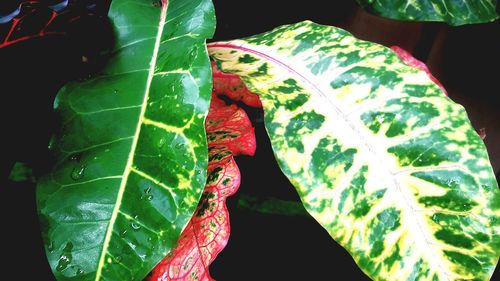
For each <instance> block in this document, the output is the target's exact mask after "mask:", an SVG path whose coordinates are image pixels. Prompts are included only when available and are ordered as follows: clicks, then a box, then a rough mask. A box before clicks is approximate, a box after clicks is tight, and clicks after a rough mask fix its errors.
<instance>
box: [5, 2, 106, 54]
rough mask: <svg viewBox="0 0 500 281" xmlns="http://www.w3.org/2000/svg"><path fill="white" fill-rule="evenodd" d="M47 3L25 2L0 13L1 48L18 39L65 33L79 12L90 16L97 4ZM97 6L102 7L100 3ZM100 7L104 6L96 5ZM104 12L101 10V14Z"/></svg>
mask: <svg viewBox="0 0 500 281" xmlns="http://www.w3.org/2000/svg"><path fill="white" fill-rule="evenodd" d="M62 4H64V2H61V4H59V5H54V6H48V5H47V3H45V2H44V1H25V2H22V3H21V4H20V5H19V7H18V9H14V10H13V11H12V12H11V13H10V14H8V15H4V16H2V15H0V22H2V23H1V24H0V49H1V48H3V47H7V46H10V45H13V44H15V43H18V42H22V41H26V40H29V39H33V38H39V37H44V36H54V35H55V36H61V35H64V34H66V32H67V31H68V29H69V28H70V27H71V23H73V22H75V21H76V20H77V19H79V18H80V17H81V16H82V15H93V14H94V12H93V10H96V6H97V4H94V5H83V4H82V3H78V1H70V2H69V4H66V5H62ZM99 6H104V5H102V3H100V4H99ZM99 8H101V10H103V11H104V10H105V8H102V7H99ZM103 11H100V12H101V13H103Z"/></svg>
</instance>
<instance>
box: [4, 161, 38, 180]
mask: <svg viewBox="0 0 500 281" xmlns="http://www.w3.org/2000/svg"><path fill="white" fill-rule="evenodd" d="M9 180H10V181H13V182H30V183H34V182H35V181H36V180H35V176H34V175H33V169H32V168H31V167H30V166H28V165H27V164H25V163H21V162H16V163H15V164H14V166H13V167H12V170H11V171H10V174H9Z"/></svg>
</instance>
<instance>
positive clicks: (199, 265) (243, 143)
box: [148, 96, 256, 281]
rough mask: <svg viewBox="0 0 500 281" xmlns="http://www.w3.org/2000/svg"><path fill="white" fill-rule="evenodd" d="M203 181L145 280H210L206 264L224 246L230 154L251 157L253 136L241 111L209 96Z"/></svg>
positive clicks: (234, 177) (236, 176) (231, 184)
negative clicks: (191, 211) (173, 239)
mask: <svg viewBox="0 0 500 281" xmlns="http://www.w3.org/2000/svg"><path fill="white" fill-rule="evenodd" d="M206 130H207V138H208V149H209V162H208V180H207V184H206V186H205V191H204V192H203V195H202V197H201V201H200V202H199V204H198V208H197V209H196V212H195V215H194V216H193V217H192V218H191V221H190V222H189V223H188V225H187V226H186V228H185V229H184V231H183V232H182V234H181V237H180V238H179V241H178V242H177V246H176V248H175V249H174V250H173V251H172V252H171V253H169V255H168V256H167V257H166V258H165V259H164V260H163V261H161V262H160V263H159V264H158V265H157V266H156V267H155V268H154V269H153V272H152V275H151V277H149V278H148V280H150V281H166V280H200V281H206V280H213V279H212V278H211V277H210V273H209V266H210V264H211V263H212V261H214V259H215V258H216V256H217V254H219V252H220V251H222V249H224V247H225V246H226V244H227V242H228V239H229V233H230V226H229V213H228V211H227V207H226V198H227V197H228V196H231V195H233V194H234V193H235V192H236V191H237V190H238V187H239V185H240V179H241V175H240V171H239V170H238V166H237V165H236V162H235V161H234V158H233V156H236V155H240V154H244V155H253V154H254V153H255V147H256V145H255V134H254V130H253V128H252V124H251V123H250V120H249V119H248V116H247V115H246V113H245V111H243V109H241V108H238V107H237V106H236V105H230V106H228V105H225V103H224V102H223V101H222V100H220V99H218V98H217V97H216V96H213V97H212V103H211V105H210V111H209V113H208V117H207V121H206Z"/></svg>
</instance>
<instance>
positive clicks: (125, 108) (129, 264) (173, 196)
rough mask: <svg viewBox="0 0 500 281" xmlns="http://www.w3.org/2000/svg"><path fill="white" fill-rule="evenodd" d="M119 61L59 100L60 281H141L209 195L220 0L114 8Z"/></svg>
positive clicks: (42, 202)
mask: <svg viewBox="0 0 500 281" xmlns="http://www.w3.org/2000/svg"><path fill="white" fill-rule="evenodd" d="M110 18H111V20H112V21H113V24H114V28H115V30H116V46H115V49H114V51H113V52H112V54H111V57H110V60H109V63H108V64H107V65H106V66H105V68H104V69H103V70H102V71H101V72H100V73H98V74H97V75H95V76H93V77H91V78H90V79H88V80H86V81H80V82H72V83H69V84H68V85H66V86H65V87H64V88H63V89H61V91H60V92H59V94H58V96H57V99H56V101H55V108H56V111H57V112H58V113H59V114H60V115H61V117H62V124H63V125H62V128H61V131H60V133H59V134H58V136H57V137H56V139H55V141H54V143H53V147H54V152H55V153H56V156H57V164H56V165H55V167H54V168H53V170H52V172H51V173H50V174H48V175H46V176H45V177H44V178H43V179H41V181H40V183H39V186H38V190H37V205H38V210H39V213H40V220H41V225H42V231H43V236H44V241H45V247H46V252H47V257H48V260H49V263H50V266H51V267H52V270H53V272H54V275H55V276H56V278H57V279H58V280H70V279H71V280H141V279H142V278H143V277H144V276H145V275H146V274H147V273H148V272H149V271H150V270H151V269H152V268H153V266H154V265H155V264H156V263H157V262H158V261H160V260H161V259H162V258H163V257H164V256H165V255H166V254H167V253H168V252H169V251H170V250H171V248H172V247H173V246H174V245H175V243H176V241H177V238H178V236H179V235H180V233H181V231H182V229H183V228H184V227H185V225H186V224H187V222H188V220H189V219H190V217H191V215H192V214H193V212H194V211H195V209H196V206H197V203H198V200H199V198H200V196H201V192H202V190H203V187H204V185H205V179H206V167H207V143H206V137H205V130H204V121H205V117H206V114H207V111H208V106H209V100H210V93H211V70H210V69H211V68H210V62H209V60H208V55H207V50H206V46H205V39H206V38H207V37H210V36H212V34H213V31H214V26H215V17H214V10H213V6H212V3H211V1H209V0H190V1H181V0H171V1H168V2H167V1H150V0H114V1H113V2H112V5H111V8H110Z"/></svg>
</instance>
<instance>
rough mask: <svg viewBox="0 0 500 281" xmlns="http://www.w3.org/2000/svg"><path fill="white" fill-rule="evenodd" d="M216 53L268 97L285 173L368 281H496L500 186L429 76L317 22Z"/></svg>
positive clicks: (227, 45) (213, 49) (475, 139)
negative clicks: (493, 280) (493, 279)
mask: <svg viewBox="0 0 500 281" xmlns="http://www.w3.org/2000/svg"><path fill="white" fill-rule="evenodd" d="M209 53H210V54H211V56H212V57H213V58H214V59H215V60H216V61H217V62H218V65H219V67H220V69H221V70H223V71H226V72H230V73H233V74H237V75H239V76H240V77H241V78H242V80H243V81H244V82H245V83H246V85H247V86H248V88H249V89H250V90H251V91H252V92H255V93H257V94H259V96H260V99H261V101H262V104H263V108H264V113H265V125H266V129H267V131H268V134H269V137H270V139H271V143H272V146H273V150H274V153H275V156H276V158H277V160H278V163H279V165H280V167H281V169H282V171H283V172H284V174H285V175H286V176H287V177H288V178H289V179H290V181H291V183H292V184H293V185H294V186H295V187H296V189H297V191H298V193H299V196H300V197H301V199H302V201H303V203H304V205H305V208H306V210H307V211H308V212H309V213H310V214H311V215H312V216H313V217H314V218H315V219H316V220H317V221H318V222H319V223H320V224H321V225H322V226H323V227H324V228H325V229H326V230H327V231H328V232H329V233H330V235H331V236H332V237H333V238H334V239H335V240H336V241H337V242H338V243H339V244H341V245H342V246H343V247H344V248H346V249H347V250H348V251H349V252H350V254H351V255H352V256H353V258H354V260H355V261H356V263H357V264H358V265H359V267H360V268H361V269H362V270H363V271H364V272H365V273H366V274H367V275H368V276H370V277H371V278H373V279H375V280H465V279H467V280H470V279H474V280H488V279H489V277H490V276H491V274H492V272H493V270H494V268H495V266H496V264H497V261H498V258H499V255H500V247H498V245H499V243H500V235H499V233H500V225H499V224H500V220H499V219H500V217H499V214H500V210H499V209H500V205H499V202H500V192H499V189H498V184H497V182H496V180H495V176H494V174H493V171H492V168H491V166H490V163H489V159H488V155H487V153H486V149H485V146H484V144H483V142H482V140H481V139H480V138H479V136H478V135H477V133H476V132H475V131H474V129H473V128H472V126H471V124H470V122H469V120H468V118H467V114H466V112H465V110H464V109H463V107H462V106H460V105H458V104H455V103H454V102H452V101H451V100H450V99H449V98H448V97H447V96H446V95H444V93H443V92H442V91H441V90H440V88H439V86H438V85H436V84H435V83H434V82H432V81H431V79H430V78H429V76H428V75H427V74H426V73H425V72H424V71H421V70H419V69H417V68H415V67H410V66H408V65H406V64H405V63H404V62H402V61H401V59H400V58H399V57H398V56H397V55H396V54H395V53H394V52H393V51H392V50H390V49H389V48H386V47H383V46H381V45H378V44H375V43H371V42H366V41H361V40H358V39H356V38H354V37H353V36H352V35H351V34H349V33H348V32H346V31H344V30H342V29H339V28H335V27H329V26H322V25H318V24H315V23H312V22H307V21H306V22H301V23H298V24H293V25H287V26H281V27H278V28H276V29H275V30H273V31H270V32H268V33H264V34H260V35H256V36H253V37H249V38H246V39H243V40H234V41H230V42H219V43H211V44H209ZM334 264H335V260H334V259H333V258H332V265H334Z"/></svg>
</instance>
